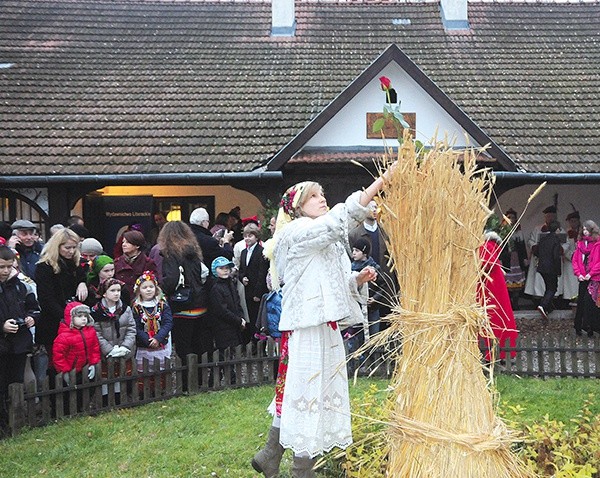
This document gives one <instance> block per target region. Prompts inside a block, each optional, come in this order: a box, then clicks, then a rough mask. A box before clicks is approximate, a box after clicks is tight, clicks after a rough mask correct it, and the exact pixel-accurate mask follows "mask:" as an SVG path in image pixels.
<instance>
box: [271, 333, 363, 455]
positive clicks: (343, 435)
mask: <svg viewBox="0 0 600 478" xmlns="http://www.w3.org/2000/svg"><path fill="white" fill-rule="evenodd" d="M288 347H289V349H288V350H289V363H288V370H287V377H286V382H285V389H284V393H283V403H282V406H281V425H280V426H281V429H280V431H281V433H280V443H281V445H283V446H284V447H285V448H291V449H292V450H293V451H294V453H295V454H303V455H306V454H308V455H309V456H310V457H314V456H317V455H320V454H322V453H326V452H328V451H330V450H331V449H332V448H333V447H339V448H346V447H348V446H349V445H350V444H351V443H352V430H351V423H350V400H349V397H348V377H347V374H346V355H345V352H344V344H343V341H342V336H341V334H340V331H339V329H338V330H333V329H332V328H331V326H329V325H327V324H323V325H319V326H316V327H309V328H307V329H298V330H294V332H293V333H292V334H291V336H290V339H289V343H288Z"/></svg>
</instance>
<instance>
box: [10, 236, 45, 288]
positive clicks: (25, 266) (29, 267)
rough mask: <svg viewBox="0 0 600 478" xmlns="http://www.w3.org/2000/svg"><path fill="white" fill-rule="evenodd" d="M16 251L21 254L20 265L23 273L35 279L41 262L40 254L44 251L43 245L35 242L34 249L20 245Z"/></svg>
mask: <svg viewBox="0 0 600 478" xmlns="http://www.w3.org/2000/svg"><path fill="white" fill-rule="evenodd" d="M15 249H16V251H17V252H18V253H19V265H20V268H21V271H22V272H23V274H25V275H26V276H27V277H29V278H30V279H33V278H34V277H35V270H36V269H37V263H38V261H39V260H40V253H41V252H42V249H43V246H42V243H41V242H39V241H35V242H34V243H33V246H32V247H25V246H24V245H23V244H20V243H19V244H17V245H16V246H15Z"/></svg>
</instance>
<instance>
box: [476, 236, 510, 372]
mask: <svg viewBox="0 0 600 478" xmlns="http://www.w3.org/2000/svg"><path fill="white" fill-rule="evenodd" d="M499 256H500V246H499V245H498V243H497V242H496V241H494V240H487V241H485V243H484V244H483V245H482V246H481V247H480V248H479V257H480V259H481V261H482V268H483V270H484V271H485V272H486V274H487V276H486V277H485V278H484V279H483V280H482V282H481V283H480V284H479V287H478V288H477V300H478V302H479V303H480V304H482V305H485V306H486V311H487V315H488V318H489V320H490V325H491V327H492V331H493V332H494V336H495V337H496V339H497V340H498V342H499V343H500V344H501V345H502V346H504V344H505V343H506V342H507V341H509V343H510V346H511V347H514V346H516V343H517V335H518V331H517V323H516V322H515V316H514V314H513V310H512V305H511V303H510V296H509V295H508V288H507V287H506V280H505V278H504V272H502V267H501V265H500V260H499ZM484 340H485V341H486V345H487V346H488V348H489V347H490V345H491V344H490V343H489V340H488V339H486V338H484ZM515 355H516V352H512V353H511V356H512V357H514V356H515ZM505 356H506V353H505V352H500V358H501V359H504V358H505ZM486 359H487V360H489V359H490V356H489V353H488V354H487V355H486Z"/></svg>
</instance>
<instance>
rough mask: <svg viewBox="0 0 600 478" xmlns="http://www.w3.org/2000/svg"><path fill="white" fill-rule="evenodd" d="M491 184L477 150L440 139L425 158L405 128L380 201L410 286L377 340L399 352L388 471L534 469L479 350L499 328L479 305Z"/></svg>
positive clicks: (481, 473) (410, 477) (517, 472)
mask: <svg viewBox="0 0 600 478" xmlns="http://www.w3.org/2000/svg"><path fill="white" fill-rule="evenodd" d="M391 162H392V159H391V158H390V156H389V155H386V156H384V158H383V160H382V163H381V165H380V168H381V171H383V170H384V169H387V167H388V166H389V164H390V163H391ZM492 185H493V177H492V176H491V173H490V172H489V171H478V170H477V165H476V154H475V151H474V150H472V149H470V150H469V149H467V150H465V151H462V152H457V151H455V150H452V149H451V148H450V147H449V146H448V144H447V142H439V143H436V144H435V145H434V147H433V148H432V149H431V150H430V151H429V152H428V153H427V154H426V156H425V157H424V158H422V159H421V158H419V157H417V154H416V152H415V149H414V143H413V141H412V140H411V138H410V137H409V136H408V135H407V134H405V137H404V141H403V143H402V145H401V147H400V148H399V151H398V164H397V167H395V168H394V170H393V172H392V174H391V175H390V176H389V177H388V178H387V180H386V187H385V193H384V195H382V196H381V197H380V198H379V200H380V202H381V205H382V207H381V217H380V222H381V224H382V227H383V229H384V230H385V231H386V233H387V236H388V238H389V243H388V250H389V252H390V255H391V257H392V260H393V268H394V270H395V271H396V274H397V277H398V282H399V284H400V290H401V292H402V300H401V304H400V299H399V298H398V299H397V302H398V304H397V305H396V307H395V308H394V310H393V314H392V315H391V316H389V317H388V320H389V321H390V327H389V328H388V329H387V330H385V331H384V332H382V333H381V334H379V335H378V336H375V338H374V339H373V341H372V343H371V346H373V347H380V346H386V347H390V344H392V345H391V353H392V354H393V355H394V358H395V359H396V369H395V370H394V374H393V377H392V380H391V388H392V389H393V392H394V397H395V404H394V409H393V411H392V424H391V426H390V429H389V433H388V436H389V440H390V455H389V466H388V475H389V476H390V477H403V478H404V477H406V478H420V477H422V478H431V477H441V476H451V477H453V478H463V477H464V478H503V477H507V478H508V477H511V478H513V477H527V476H531V474H530V473H529V472H528V471H527V470H526V469H525V468H524V466H522V465H521V464H520V463H519V461H518V460H517V458H516V457H515V456H514V455H513V454H512V453H511V451H510V445H511V443H512V442H513V441H514V440H515V435H514V434H513V433H512V432H510V431H509V430H508V429H507V427H506V426H505V425H504V423H502V422H501V421H500V420H499V419H498V417H497V416H496V414H495V410H494V400H493V396H492V393H491V391H490V389H489V387H488V383H487V381H486V378H485V376H484V373H483V369H482V364H481V355H480V351H479V347H478V335H479V334H480V333H483V334H484V335H489V336H491V335H492V334H491V330H490V327H489V323H488V321H487V318H486V314H485V310H484V309H483V308H482V307H481V306H479V305H478V304H477V303H476V288H477V284H478V281H479V280H480V278H481V274H482V271H481V264H480V260H479V257H478V254H477V250H478V247H479V246H480V244H481V242H482V232H483V227H484V225H485V222H486V219H487V217H488V216H489V214H490V211H489V209H488V207H487V206H486V205H487V204H488V203H489V199H490V194H491V190H492ZM398 337H401V345H398V343H399V342H400V341H399V340H397V339H398Z"/></svg>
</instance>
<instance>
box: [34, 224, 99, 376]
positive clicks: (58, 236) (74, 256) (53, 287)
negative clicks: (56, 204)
mask: <svg viewBox="0 0 600 478" xmlns="http://www.w3.org/2000/svg"><path fill="white" fill-rule="evenodd" d="M79 240H80V239H79V236H78V235H77V234H76V233H75V232H74V231H73V230H71V229H69V228H65V229H61V230H59V231H57V232H56V233H55V234H54V235H53V236H52V237H51V238H50V239H49V240H48V242H47V243H46V245H45V246H44V248H43V249H42V253H41V255H40V260H39V262H38V265H37V269H36V271H35V283H36V284H37V294H38V302H39V304H40V309H41V314H40V320H39V321H38V322H37V323H36V332H35V341H36V344H38V345H41V346H44V348H45V349H46V353H47V354H48V356H49V363H52V356H51V354H52V344H53V342H54V339H55V338H56V335H57V334H58V325H59V324H60V321H61V320H62V319H63V316H64V311H65V307H66V305H67V304H68V303H69V302H72V301H74V300H77V301H79V302H84V301H85V299H86V298H87V295H88V288H87V285H86V282H85V270H84V268H83V267H80V265H79V257H80V256H79ZM38 373H39V374H43V371H38V370H36V375H38Z"/></svg>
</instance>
